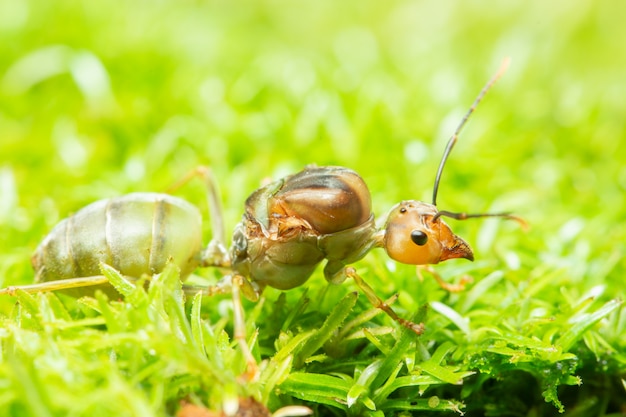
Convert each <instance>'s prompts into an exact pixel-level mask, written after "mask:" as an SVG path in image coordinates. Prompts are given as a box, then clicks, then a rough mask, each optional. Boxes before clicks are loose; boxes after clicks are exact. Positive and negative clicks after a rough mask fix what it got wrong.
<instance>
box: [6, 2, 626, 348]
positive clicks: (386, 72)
mask: <svg viewBox="0 0 626 417" xmlns="http://www.w3.org/2000/svg"><path fill="white" fill-rule="evenodd" d="M625 16H626V3H623V2H597V1H594V0H575V1H564V0H555V1H550V2H545V1H538V0H531V1H521V0H514V1H496V2H484V1H466V2H460V1H459V2H440V1H429V0H413V1H385V2H376V1H355V0H354V1H353V0H347V1H341V2H337V1H332V0H321V1H307V2H305V1H280V0H261V1H250V0H244V1H220V0H217V1H158V2H151V1H135V2H107V1H100V0H96V1H89V2H74V1H65V0H60V1H54V2H49V1H40V0H3V1H1V2H0V286H6V285H13V284H20V283H28V282H31V281H32V279H33V273H32V271H31V270H30V264H29V258H30V254H31V253H32V251H33V250H34V248H35V247H36V245H37V243H38V242H39V241H40V240H41V238H42V237H43V236H45V234H46V233H47V232H48V231H49V230H50V229H51V228H52V226H53V225H54V224H55V223H56V222H58V221H59V220H60V219H61V218H63V217H65V216H67V215H68V214H69V213H71V212H73V211H76V210H77V209H79V208H80V207H82V206H84V205H85V204H87V203H89V202H91V201H94V200H96V199H99V198H104V197H110V196H114V195H120V194H123V193H128V192H132V191H163V190H164V189H166V188H167V186H168V185H170V184H171V183H173V182H175V181H176V180H177V179H179V178H180V177H181V176H183V175H184V174H185V173H186V172H187V171H189V170H191V169H192V168H194V167H196V166H198V165H208V166H210V167H211V168H212V169H213V171H214V173H215V175H216V177H217V179H218V181H219V182H220V186H221V192H222V195H223V200H224V207H225V214H226V228H227V231H230V230H232V228H233V227H234V225H235V224H236V222H237V221H238V220H239V218H240V216H241V213H242V212H243V203H244V201H245V198H246V196H247V195H248V194H249V193H250V192H252V191H253V190H254V189H255V188H257V187H258V186H259V185H260V184H261V183H262V181H263V180H264V179H266V178H278V177H280V176H283V175H285V174H288V173H292V172H296V171H298V170H300V169H301V168H302V167H303V166H305V165H306V164H310V163H316V164H319V165H325V164H329V165H343V166H347V167H350V168H353V169H355V170H356V171H358V172H359V173H360V174H361V175H362V176H363V177H364V179H365V180H366V182H367V183H368V185H369V186H370V189H371V192H372V196H373V204H374V209H375V212H376V213H377V215H379V216H382V215H383V214H384V213H385V212H386V210H388V208H389V207H391V205H393V204H394V203H395V202H397V201H399V200H401V199H422V200H425V201H430V198H431V193H432V183H433V180H434V175H435V171H436V168H437V165H438V163H439V159H440V156H441V153H442V151H443V148H444V146H445V143H446V141H447V139H448V138H449V136H450V135H451V133H452V132H453V131H454V129H455V127H456V125H457V124H458V123H459V121H460V120H461V118H462V117H463V114H464V113H465V111H466V110H467V108H468V107H469V106H470V104H471V103H472V101H473V100H474V97H475V96H476V94H477V93H478V92H479V91H480V89H481V88H482V86H483V85H484V83H485V82H486V81H487V80H488V79H489V77H490V76H491V75H492V74H493V73H494V72H495V70H496V69H497V68H498V67H499V65H500V63H501V62H502V60H503V59H504V58H505V57H510V58H511V65H510V67H509V69H508V71H507V73H506V74H505V75H504V76H503V78H502V79H501V80H500V81H499V82H498V84H497V85H496V86H495V87H494V88H493V89H492V90H491V91H490V92H489V93H488V95H487V97H486V98H485V100H484V101H483V102H482V103H481V104H480V106H479V108H478V109H477V111H476V113H475V114H474V115H473V116H472V118H471V119H470V122H469V124H468V125H467V126H466V129H465V130H464V131H463V134H462V136H461V138H460V141H459V143H458V144H457V147H456V148H455V150H454V152H453V154H452V156H451V158H450V160H449V161H448V165H447V167H446V172H445V173H444V176H443V181H442V185H441V188H440V194H439V198H438V203H439V206H440V207H441V208H445V209H448V210H451V211H470V212H484V211H513V212H515V213H517V214H519V215H521V216H522V217H524V218H525V219H526V220H527V221H528V222H529V224H530V226H531V228H530V230H529V231H527V232H524V231H521V230H520V228H519V227H518V226H517V225H516V224H515V223H513V222H502V221H498V220H493V221H492V220H486V221H471V222H460V223H456V222H455V224H454V227H455V230H456V231H457V232H458V233H459V234H460V235H461V236H463V237H464V238H466V239H467V240H468V241H469V242H470V243H471V244H472V245H474V246H475V251H476V257H477V259H479V260H480V259H482V260H483V262H484V264H479V265H483V267H484V270H485V274H487V273H488V272H489V268H490V265H494V264H498V265H499V266H500V267H501V268H504V269H506V270H507V271H509V272H510V273H511V274H512V275H511V276H512V277H513V280H515V279H517V280H519V281H522V280H526V279H529V280H532V279H534V278H538V277H546V276H549V277H550V279H549V280H548V281H546V285H548V284H550V287H549V289H548V290H545V291H544V289H543V287H542V288H538V289H537V293H539V292H542V294H541V296H542V297H545V298H546V299H545V300H544V301H545V302H546V303H549V302H550V297H553V299H554V298H555V297H563V298H564V299H576V298H577V297H582V296H583V295H584V294H592V295H594V296H596V297H598V299H599V300H600V301H602V300H604V301H606V300H608V299H611V298H619V297H623V286H624V282H625V281H624V280H625V278H624V276H625V272H626V261H625V260H624V258H625V257H624V254H625V253H626V247H625V245H624V241H625V239H626V229H625V227H624V221H625V220H626V208H625V199H624V194H625V191H626V144H625V117H624V114H625V113H626V81H625V78H626V46H625V43H624V40H625V39H626V25H625V24H624V17H625ZM180 193H181V194H182V195H185V196H187V197H188V198H189V199H190V200H191V201H193V202H194V203H196V204H198V205H199V206H201V207H202V208H203V210H205V209H206V208H205V207H204V203H203V201H204V200H203V197H202V194H203V190H202V185H201V184H199V183H198V184H190V185H189V187H188V189H185V190H181V191H180ZM206 229H207V230H206V231H205V232H206V236H207V240H208V238H209V236H210V233H211V231H210V230H209V228H208V225H207V227H206ZM375 256H378V257H379V259H382V258H384V254H378V255H375ZM390 267H393V268H398V269H399V270H403V269H402V268H403V267H402V266H390ZM446 268H447V266H446V265H444V266H442V269H441V270H442V271H443V273H444V275H446V271H447V269H446ZM404 271H409V270H408V269H405V270H404ZM475 278H478V279H479V278H480V274H479V276H476V277H475ZM318 279H319V280H321V278H319V277H318ZM372 285H373V286H376V284H375V283H372ZM397 290H401V289H398V288H395V289H394V288H386V290H385V292H386V293H389V294H390V293H392V292H393V291H397ZM411 291H413V290H411ZM415 291H419V290H415ZM0 307H2V309H3V311H9V310H10V309H11V308H12V302H11V301H10V300H6V299H5V300H2V301H0ZM623 316H624V314H622V316H621V317H622V318H621V319H620V320H622V321H623V320H624V318H623ZM622 327H623V323H622ZM622 346H623V344H622Z"/></svg>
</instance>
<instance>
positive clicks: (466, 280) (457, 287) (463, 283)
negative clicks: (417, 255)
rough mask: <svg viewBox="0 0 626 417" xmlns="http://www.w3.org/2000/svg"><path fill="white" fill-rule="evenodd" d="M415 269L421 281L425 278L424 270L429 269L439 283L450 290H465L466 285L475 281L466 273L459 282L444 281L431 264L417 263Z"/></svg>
mask: <svg viewBox="0 0 626 417" xmlns="http://www.w3.org/2000/svg"><path fill="white" fill-rule="evenodd" d="M415 270H416V272H417V276H418V277H419V279H420V280H421V281H423V280H424V277H423V276H422V271H427V272H428V273H430V274H431V275H432V276H433V278H435V280H436V281H437V284H439V286H440V287H441V288H443V289H444V290H446V291H449V292H461V291H465V286H466V285H467V284H469V283H471V282H472V281H473V279H472V277H470V276H468V275H464V276H462V277H461V281H460V282H459V283H458V284H450V283H449V282H446V281H444V279H443V278H442V277H441V275H439V273H438V272H437V271H435V268H433V267H432V266H430V265H417V267H416V269H415Z"/></svg>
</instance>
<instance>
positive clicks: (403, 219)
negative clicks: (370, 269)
mask: <svg viewBox="0 0 626 417" xmlns="http://www.w3.org/2000/svg"><path fill="white" fill-rule="evenodd" d="M436 215H437V208H436V207H435V206H434V205H432V204H428V203H423V202H421V201H415V200H408V201H403V202H401V203H399V204H397V205H396V206H395V207H393V208H392V209H391V212H390V213H389V217H388V218H387V224H386V225H385V234H384V238H383V245H384V247H385V250H386V251H387V254H388V255H389V257H391V258H392V259H394V260H396V261H398V262H402V263H404V264H410V265H426V264H436V263H439V262H441V261H445V260H447V259H453V258H465V259H469V260H470V261H473V260H474V254H473V253H472V249H471V248H470V247H469V245H468V244H467V243H466V242H465V241H464V240H463V239H461V238H460V237H458V236H457V235H455V234H454V233H452V230H450V227H449V226H448V225H447V224H446V223H445V222H444V221H443V219H442V218H441V217H440V216H436Z"/></svg>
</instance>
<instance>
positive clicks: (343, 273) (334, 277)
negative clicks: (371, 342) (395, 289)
mask: <svg viewBox="0 0 626 417" xmlns="http://www.w3.org/2000/svg"><path fill="white" fill-rule="evenodd" d="M336 267H337V265H335V264H333V263H330V262H329V263H328V264H327V265H326V268H325V270H324V273H325V274H326V279H327V280H328V281H329V282H331V283H335V284H337V283H341V282H343V281H344V280H345V279H346V278H352V279H353V280H354V282H355V283H356V285H357V286H358V287H359V288H360V289H361V291H363V293H364V294H365V296H366V297H367V299H368V300H369V302H370V303H371V304H372V305H373V306H374V307H376V308H378V309H380V310H382V311H384V312H385V314H387V315H388V316H389V317H390V318H391V319H393V320H394V321H395V322H396V323H398V324H400V325H401V326H403V327H406V328H407V329H409V330H412V331H413V332H414V333H415V334H417V335H421V334H422V333H424V324H423V323H419V324H418V323H413V322H412V321H410V320H407V319H403V318H402V317H400V316H398V315H397V314H396V312H395V311H393V309H392V308H391V306H390V305H389V304H387V303H386V302H384V301H383V300H382V299H381V298H380V297H379V296H378V295H376V292H375V291H374V289H373V288H372V287H370V285H369V284H368V283H367V282H365V280H364V279H363V278H361V276H360V275H359V274H358V273H357V272H356V269H354V267H351V266H349V267H342V268H341V269H339V270H338V271H337V272H334V273H333V272H332V270H333V269H334V268H336Z"/></svg>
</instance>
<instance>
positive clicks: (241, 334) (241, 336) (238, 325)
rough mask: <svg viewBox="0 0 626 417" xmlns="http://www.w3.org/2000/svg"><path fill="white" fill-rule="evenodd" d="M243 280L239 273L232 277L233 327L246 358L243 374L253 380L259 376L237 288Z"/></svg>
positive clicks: (242, 284)
mask: <svg viewBox="0 0 626 417" xmlns="http://www.w3.org/2000/svg"><path fill="white" fill-rule="evenodd" d="M244 281H247V280H246V279H245V278H244V277H243V276H241V275H235V276H234V277H233V278H232V297H233V314H234V321H235V323H234V327H235V335H234V337H235V339H236V340H237V343H238V344H239V348H240V349H241V352H242V353H243V356H244V358H245V359H246V373H245V374H244V376H245V379H246V380H247V381H254V380H256V379H257V378H258V376H259V365H258V364H257V363H256V359H254V356H253V355H252V350H251V349H250V346H249V345H248V341H247V339H246V321H245V319H244V312H243V305H242V304H241V295H240V293H239V288H240V287H243V286H245V283H244Z"/></svg>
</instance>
